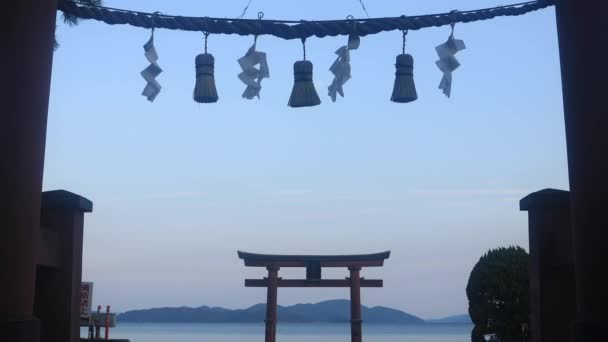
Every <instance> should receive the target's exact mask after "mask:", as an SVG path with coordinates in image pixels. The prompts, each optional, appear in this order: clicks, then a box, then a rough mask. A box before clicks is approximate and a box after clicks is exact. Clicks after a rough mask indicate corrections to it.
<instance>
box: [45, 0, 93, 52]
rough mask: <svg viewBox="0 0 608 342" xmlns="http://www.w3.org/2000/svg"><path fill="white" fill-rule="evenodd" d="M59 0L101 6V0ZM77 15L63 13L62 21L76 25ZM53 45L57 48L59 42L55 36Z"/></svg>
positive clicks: (60, 0)
mask: <svg viewBox="0 0 608 342" xmlns="http://www.w3.org/2000/svg"><path fill="white" fill-rule="evenodd" d="M59 2H60V3H61V2H77V3H81V4H83V5H88V6H101V5H102V4H103V3H102V0H59ZM78 21H79V19H78V17H75V16H73V15H71V14H66V13H63V22H64V23H66V24H68V25H70V26H74V25H78ZM53 45H54V46H55V49H57V48H58V47H59V43H58V42H57V37H55V38H54V42H53Z"/></svg>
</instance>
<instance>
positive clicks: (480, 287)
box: [467, 247, 529, 342]
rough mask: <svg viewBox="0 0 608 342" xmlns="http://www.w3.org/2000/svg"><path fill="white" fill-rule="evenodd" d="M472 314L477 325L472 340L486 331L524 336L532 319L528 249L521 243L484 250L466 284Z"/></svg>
mask: <svg viewBox="0 0 608 342" xmlns="http://www.w3.org/2000/svg"><path fill="white" fill-rule="evenodd" d="M467 297H468V299H469V315H470V316H471V320H472V321H473V324H475V327H474V329H473V331H472V332H471V341H472V342H480V341H483V335H484V334H490V333H493V334H496V335H497V336H498V337H499V338H501V339H514V338H521V337H522V336H521V335H522V331H521V329H522V324H526V325H527V324H528V320H529V305H528V304H529V275H528V253H527V252H526V251H525V250H524V249H523V248H521V247H508V248H504V247H501V248H498V249H493V250H490V251H488V252H487V253H486V254H484V255H483V256H482V257H481V258H480V259H479V261H478V262H477V264H476V265H475V267H473V270H472V271H471V275H470V277H469V283H468V284H467Z"/></svg>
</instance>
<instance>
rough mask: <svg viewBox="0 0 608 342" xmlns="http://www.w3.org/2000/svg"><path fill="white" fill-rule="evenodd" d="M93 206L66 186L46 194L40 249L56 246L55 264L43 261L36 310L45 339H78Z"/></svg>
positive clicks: (76, 341) (40, 267) (39, 276)
mask: <svg viewBox="0 0 608 342" xmlns="http://www.w3.org/2000/svg"><path fill="white" fill-rule="evenodd" d="M92 210H93V203H92V202H91V201H89V200H88V199H86V198H84V197H81V196H78V195H76V194H73V193H71V192H68V191H65V190H56V191H47V192H44V193H43V194H42V214H41V228H40V229H41V230H46V232H42V234H41V236H53V235H54V236H55V237H56V238H55V239H46V241H43V244H46V246H41V248H40V250H52V252H51V253H52V254H53V255H54V256H55V262H54V265H52V266H49V265H43V264H41V263H42V262H41V261H40V262H39V266H38V272H37V277H36V300H35V303H34V312H35V314H36V317H38V318H39V319H40V324H41V329H40V337H41V341H66V342H78V341H79V337H80V283H81V280H82V242H83V226H84V213H89V212H91V211H92Z"/></svg>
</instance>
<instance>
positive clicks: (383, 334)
mask: <svg viewBox="0 0 608 342" xmlns="http://www.w3.org/2000/svg"><path fill="white" fill-rule="evenodd" d="M470 332H471V325H468V324H453V325H452V324H427V325H409V326H397V325H364V326H363V341H365V342H395V341H397V342H468V341H470V340H471V338H470V336H471V335H470ZM81 334H82V336H86V330H84V329H83V330H81ZM101 334H102V336H103V329H102V333H101ZM110 338H128V339H131V342H263V341H264V325H263V324H239V323H230V324H205V323H201V324H189V323H180V324H174V323H166V324H165V323H163V324H159V323H119V326H118V327H116V328H112V329H110ZM311 341H312V342H350V326H349V325H348V324H330V323H312V324H294V323H283V324H279V325H278V326H277V342H311Z"/></svg>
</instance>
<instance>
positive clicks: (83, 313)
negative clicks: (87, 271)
mask: <svg viewBox="0 0 608 342" xmlns="http://www.w3.org/2000/svg"><path fill="white" fill-rule="evenodd" d="M92 304H93V283H91V282H84V281H83V282H81V283H80V320H81V321H85V322H88V321H89V320H90V319H91V307H92Z"/></svg>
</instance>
